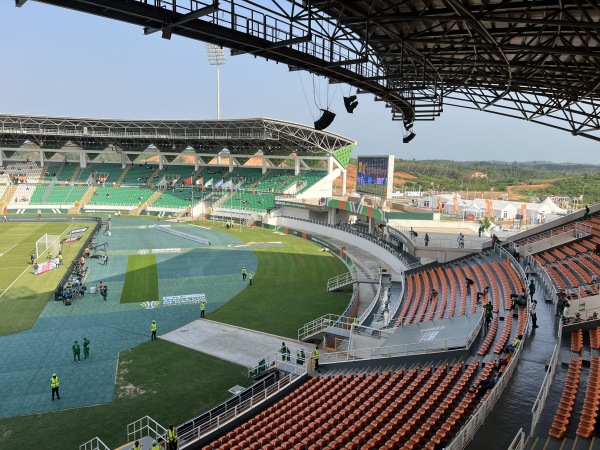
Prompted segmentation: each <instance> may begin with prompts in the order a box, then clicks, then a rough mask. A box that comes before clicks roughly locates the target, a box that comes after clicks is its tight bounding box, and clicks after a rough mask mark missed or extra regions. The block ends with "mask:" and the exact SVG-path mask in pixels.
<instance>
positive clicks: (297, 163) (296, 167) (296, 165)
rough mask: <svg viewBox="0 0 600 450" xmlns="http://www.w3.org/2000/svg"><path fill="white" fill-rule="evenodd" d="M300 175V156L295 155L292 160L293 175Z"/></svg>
mask: <svg viewBox="0 0 600 450" xmlns="http://www.w3.org/2000/svg"><path fill="white" fill-rule="evenodd" d="M299 173H300V156H298V155H296V157H295V158H294V175H298V174H299Z"/></svg>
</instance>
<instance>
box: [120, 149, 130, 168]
mask: <svg viewBox="0 0 600 450" xmlns="http://www.w3.org/2000/svg"><path fill="white" fill-rule="evenodd" d="M128 162H129V158H128V157H127V155H126V154H125V152H123V153H121V169H124V168H125V167H127V163H128Z"/></svg>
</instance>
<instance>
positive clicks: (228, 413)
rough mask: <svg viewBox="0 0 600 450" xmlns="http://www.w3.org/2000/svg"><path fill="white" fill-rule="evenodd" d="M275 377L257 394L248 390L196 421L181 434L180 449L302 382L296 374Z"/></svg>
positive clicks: (270, 378) (251, 389) (252, 389)
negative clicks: (285, 389) (284, 389)
mask: <svg viewBox="0 0 600 450" xmlns="http://www.w3.org/2000/svg"><path fill="white" fill-rule="evenodd" d="M274 375H275V374H273V376H271V377H269V378H268V379H265V381H266V380H269V383H265V384H264V386H263V389H259V390H257V391H256V392H255V389H254V387H252V388H249V389H246V390H245V391H244V392H242V393H240V394H238V395H236V396H235V397H234V398H233V399H231V400H230V401H228V402H225V403H223V404H221V405H219V406H218V407H216V408H213V409H212V410H211V411H209V412H208V413H206V414H204V415H202V416H201V417H199V418H197V419H195V420H194V421H193V423H192V425H193V426H192V427H191V429H188V430H186V431H182V432H179V448H184V447H185V446H187V445H189V444H191V443H192V442H194V441H197V440H198V439H200V438H201V437H203V436H205V435H206V434H208V433H209V432H211V431H213V430H216V429H217V428H219V427H221V426H222V425H224V424H225V423H227V422H230V421H231V420H233V419H235V418H237V417H239V416H240V415H242V414H243V413H245V412H247V411H249V410H250V409H252V408H253V407H255V406H256V405H258V404H260V403H261V402H263V401H265V400H266V399H268V398H269V397H271V396H273V395H275V394H277V393H278V392H279V391H280V390H282V389H283V388H285V387H287V386H289V385H291V384H293V383H298V382H299V380H301V376H300V375H298V374H295V373H289V374H287V375H284V376H282V377H281V378H280V379H279V380H277V379H276V377H275V376H274ZM261 383H263V382H261ZM188 425H189V424H188ZM184 426H185V425H184ZM178 429H179V428H178Z"/></svg>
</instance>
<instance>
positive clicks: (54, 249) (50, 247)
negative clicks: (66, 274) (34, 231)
mask: <svg viewBox="0 0 600 450" xmlns="http://www.w3.org/2000/svg"><path fill="white" fill-rule="evenodd" d="M59 250H60V235H55V234H45V235H43V236H42V237H41V238H39V239H38V240H37V241H36V242H35V257H36V259H37V258H40V257H46V255H48V253H52V257H53V258H56V255H58V252H59Z"/></svg>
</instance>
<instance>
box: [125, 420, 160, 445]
mask: <svg viewBox="0 0 600 450" xmlns="http://www.w3.org/2000/svg"><path fill="white" fill-rule="evenodd" d="M166 433H167V429H166V428H164V427H163V426H162V425H161V424H159V423H158V422H156V421H155V420H154V419H152V418H151V417H149V416H145V417H142V418H141V419H138V420H136V421H135V422H132V423H130V424H129V425H127V441H128V442H132V441H137V440H140V439H142V438H145V437H146V436H150V437H151V438H152V439H157V440H159V439H161V438H163V437H164V436H165V435H166Z"/></svg>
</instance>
